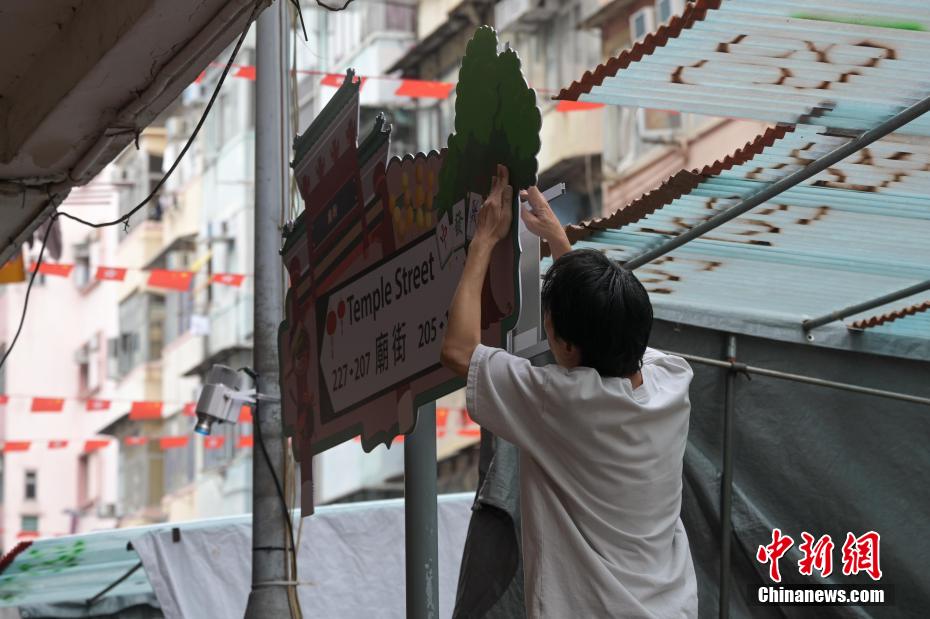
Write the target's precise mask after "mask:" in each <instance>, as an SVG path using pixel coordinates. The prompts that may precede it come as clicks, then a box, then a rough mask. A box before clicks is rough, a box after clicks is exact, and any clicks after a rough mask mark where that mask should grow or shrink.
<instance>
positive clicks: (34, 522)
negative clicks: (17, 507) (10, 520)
mask: <svg viewBox="0 0 930 619" xmlns="http://www.w3.org/2000/svg"><path fill="white" fill-rule="evenodd" d="M19 530H20V531H23V532H25V533H38V532H39V517H38V516H23V517H22V519H21V520H20V525H19Z"/></svg>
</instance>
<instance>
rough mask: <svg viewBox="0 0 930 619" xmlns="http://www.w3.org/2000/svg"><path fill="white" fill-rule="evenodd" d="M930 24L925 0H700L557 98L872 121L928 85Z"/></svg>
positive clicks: (775, 117) (929, 131) (929, 122)
mask: <svg viewBox="0 0 930 619" xmlns="http://www.w3.org/2000/svg"><path fill="white" fill-rule="evenodd" d="M928 29H930V11H928V9H927V4H926V2H925V0H900V1H899V0H895V1H894V2H891V1H885V2H882V1H873V2H866V1H864V0H835V1H831V2H830V3H822V4H819V5H812V4H811V3H809V2H803V1H801V0H698V1H697V2H694V3H692V4H689V6H688V7H687V8H686V10H685V12H684V13H683V15H682V16H681V17H676V18H673V19H672V21H671V22H670V23H669V24H668V25H667V26H664V27H662V28H659V30H657V31H656V32H655V33H653V34H651V35H648V36H647V37H646V38H645V40H644V41H642V42H641V43H638V44H636V45H634V46H633V47H632V48H631V49H630V50H627V51H624V52H622V53H621V54H619V55H618V56H616V57H615V58H611V59H610V60H608V61H607V62H606V63H604V64H602V65H600V66H598V67H597V68H596V69H595V70H593V71H591V72H588V73H585V75H584V76H583V77H582V78H581V79H580V80H578V81H576V82H575V83H573V84H572V85H571V86H570V87H569V88H567V89H565V90H563V91H562V92H561V93H560V94H559V97H558V98H560V99H568V100H579V101H591V102H599V103H613V104H618V105H629V106H643V107H652V108H669V109H674V110H678V111H682V112H693V113H697V114H709V115H713V116H724V117H738V118H752V119H757V120H764V121H770V122H783V123H805V122H814V123H816V124H821V125H826V126H829V127H832V128H834V129H848V130H856V131H858V130H864V129H869V128H871V127H873V126H875V125H876V124H878V122H880V121H881V120H883V119H885V118H887V117H889V116H891V115H893V114H894V113H895V112H897V111H900V110H901V109H903V108H905V107H907V106H909V105H911V104H913V103H915V102H917V101H918V100H920V99H922V98H924V97H925V96H926V95H927V92H928V90H930V64H928V63H927V62H926V58H927V56H928V54H930V33H928V32H927V30H928ZM908 130H909V131H911V132H913V133H916V134H920V135H930V118H927V117H925V118H922V119H919V120H918V121H915V122H914V123H911V124H910V125H909V126H908Z"/></svg>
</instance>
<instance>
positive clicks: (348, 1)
mask: <svg viewBox="0 0 930 619" xmlns="http://www.w3.org/2000/svg"><path fill="white" fill-rule="evenodd" d="M316 3H317V5H319V6H321V7H323V8H324V9H326V10H327V11H332V12H333V13H338V12H339V11H344V10H345V9H346V7H347V6H349V5H350V4H352V0H346V1H345V3H344V4H343V5H342V6H341V7H338V8H337V7H334V6H329V5H328V4H323V0H316Z"/></svg>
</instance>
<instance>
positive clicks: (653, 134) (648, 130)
mask: <svg viewBox="0 0 930 619" xmlns="http://www.w3.org/2000/svg"><path fill="white" fill-rule="evenodd" d="M680 129H681V114H679V113H678V112H671V111H668V110H653V109H647V108H638V109H637V110H636V130H637V132H638V133H639V136H640V138H642V139H643V140H645V141H650V140H658V141H664V140H667V139H668V138H671V137H672V136H674V135H675V134H676V133H677V132H678V131H679V130H680Z"/></svg>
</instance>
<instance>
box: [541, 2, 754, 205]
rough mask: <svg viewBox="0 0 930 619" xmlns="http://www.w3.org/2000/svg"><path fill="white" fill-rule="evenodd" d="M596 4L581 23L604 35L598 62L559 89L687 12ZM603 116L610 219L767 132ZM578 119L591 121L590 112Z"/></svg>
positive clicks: (668, 117) (612, 110)
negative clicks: (678, 174)
mask: <svg viewBox="0 0 930 619" xmlns="http://www.w3.org/2000/svg"><path fill="white" fill-rule="evenodd" d="M595 4H596V5H598V6H595V7H594V10H593V11H590V12H589V13H587V14H585V15H584V16H583V18H582V20H581V22H580V24H581V27H582V28H586V29H594V31H597V30H600V59H599V60H597V61H596V62H592V63H590V64H588V65H587V66H586V67H583V68H582V69H581V70H579V71H576V72H575V73H574V75H568V76H565V77H564V79H563V80H562V82H561V84H560V86H559V88H564V87H566V86H568V85H569V84H571V83H572V81H573V80H576V79H579V78H580V77H581V76H582V75H583V74H584V72H585V71H587V70H591V69H593V68H594V67H595V66H597V64H598V63H600V62H602V61H603V60H605V59H607V58H610V57H612V56H616V55H617V54H619V53H620V52H622V51H623V50H625V49H629V48H630V47H632V46H633V45H634V44H635V43H637V42H639V41H642V40H643V39H644V38H645V36H646V35H647V34H649V33H651V32H654V31H655V30H656V28H658V27H659V26H662V25H663V24H667V23H668V22H669V20H671V19H672V18H673V17H674V16H676V15H679V14H681V12H682V11H683V10H684V7H685V0H609V1H607V2H599V3H595ZM597 111H598V112H600V113H601V114H602V115H603V121H602V122H603V133H602V135H603V137H602V138H601V140H600V148H601V149H602V159H601V161H602V169H601V173H602V178H603V203H602V205H601V214H604V215H607V214H609V213H613V212H615V211H617V210H619V209H622V208H623V207H625V206H626V205H627V204H629V203H630V202H632V201H633V200H635V199H636V198H638V197H639V196H641V195H642V194H644V193H647V192H649V191H651V190H652V189H655V188H656V187H658V186H659V185H660V184H661V183H662V181H664V180H665V179H666V178H668V177H669V176H671V175H672V174H675V173H676V172H678V171H679V170H681V169H694V168H701V167H703V166H705V165H708V164H710V163H713V162H714V161H715V160H717V159H723V158H724V157H726V156H727V155H729V154H730V153H731V152H733V151H734V150H736V149H737V148H739V147H740V146H742V145H743V144H745V143H746V142H749V141H750V140H752V139H753V138H755V137H756V136H757V135H758V134H760V133H762V132H763V131H764V130H765V128H766V125H765V124H764V123H759V122H753V121H744V120H735V119H727V118H714V117H709V116H699V115H697V114H679V113H677V112H672V111H668V110H659V109H647V108H635V109H634V108H621V107H617V106H611V105H608V106H605V107H603V108H601V109H599V110H597ZM572 114H574V115H576V116H579V117H587V116H588V115H590V114H592V112H591V111H577V112H573V113H572Z"/></svg>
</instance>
